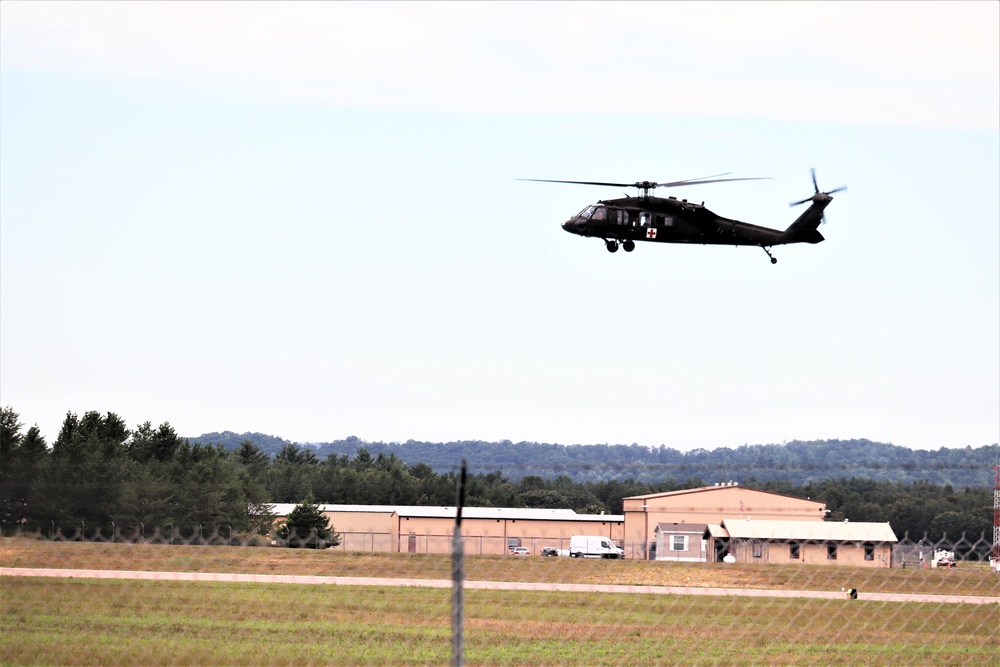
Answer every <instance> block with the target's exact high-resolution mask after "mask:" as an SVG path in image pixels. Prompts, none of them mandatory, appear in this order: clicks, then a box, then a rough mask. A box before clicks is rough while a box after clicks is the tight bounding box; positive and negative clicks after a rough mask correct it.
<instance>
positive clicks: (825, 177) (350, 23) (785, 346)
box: [0, 0, 1000, 464]
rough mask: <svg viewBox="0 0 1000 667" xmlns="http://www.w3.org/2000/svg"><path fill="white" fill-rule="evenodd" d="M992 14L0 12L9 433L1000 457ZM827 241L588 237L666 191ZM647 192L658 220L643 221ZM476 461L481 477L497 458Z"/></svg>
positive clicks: (988, 7)
mask: <svg viewBox="0 0 1000 667" xmlns="http://www.w3.org/2000/svg"><path fill="white" fill-rule="evenodd" d="M998 27H1000V3H996V2H949V3H936V2H914V3H907V2H888V3H878V2H871V3H836V2H835V3H823V2H809V3H787V2H779V3H755V2H737V3H731V4H730V3H721V2H714V3H683V2H665V3H647V2H642V3H634V4H633V3H627V2H615V3H613V4H612V3H601V2H587V3H573V2H557V3H544V2H531V3H518V2H508V3H489V2H475V3H453V2H444V3H420V2H412V3H410V2H407V3H391V2H372V3H348V2H337V3H312V2H309V3H269V2H252V3H239V2H225V3H211V2H199V3H119V2H110V3H93V2H71V3H62V2H45V3H38V2H21V1H19V0H5V1H4V2H2V3H0V404H2V405H5V406H10V407H12V408H13V409H14V410H15V411H16V412H18V413H19V414H20V417H21V421H22V422H23V423H24V424H25V426H29V425H32V424H37V425H38V426H39V428H40V429H41V431H42V434H43V435H44V436H45V437H46V438H47V439H48V441H49V442H50V443H51V442H52V441H53V440H54V439H55V438H56V436H57V435H58V431H59V427H60V425H61V423H62V421H63V419H64V417H65V416H66V414H67V413H68V412H73V413H76V414H83V413H84V412H87V411H90V410H96V411H99V412H102V413H104V412H109V411H110V412H114V413H116V414H118V415H119V416H121V417H122V418H123V419H125V421H126V422H127V423H128V424H129V425H130V426H137V425H139V424H141V423H143V422H146V421H149V422H152V424H153V425H154V426H156V425H159V424H161V423H163V422H169V423H170V424H171V425H172V426H173V427H174V428H175V429H176V431H177V432H178V433H179V434H181V435H183V436H190V437H194V436H198V435H200V434H203V433H208V432H214V431H224V430H228V431H236V432H239V433H242V432H247V431H254V432H262V433H267V434H271V435H277V436H280V437H282V438H285V439H288V440H291V441H294V442H324V441H331V440H336V439H340V438H345V437H347V436H351V435H353V436H357V437H359V438H362V439H364V440H368V441H384V442H390V441H399V442H405V441H406V440H410V439H413V440H424V441H434V442H444V441H452V440H484V441H500V440H511V441H515V442H517V441H534V442H548V443H558V444H565V445H570V444H594V443H608V444H631V443H637V444H640V445H645V446H660V445H666V446H667V447H672V448H676V449H680V450H690V449H694V448H705V449H714V448H718V447H737V446H740V445H743V444H767V443H781V442H785V441H790V440H810V439H852V438H868V439H871V440H875V441H881V442H890V443H893V444H896V445H901V446H905V447H911V448H921V449H929V448H933V449H937V448H940V447H965V446H973V447H980V446H984V445H990V444H993V443H995V442H997V441H998V440H1000V30H998ZM811 168H815V169H816V174H817V178H818V182H819V185H820V187H821V188H822V189H825V190H828V189H833V188H836V187H840V186H843V185H846V186H847V187H848V190H846V191H844V192H841V193H838V194H836V195H835V201H834V202H833V203H832V204H831V205H830V207H829V208H828V209H827V212H826V213H827V223H828V224H826V225H825V226H823V227H821V232H822V233H823V235H824V236H825V237H826V241H825V242H823V243H821V244H818V245H806V244H799V245H789V246H779V247H776V248H774V250H773V252H774V254H775V256H776V257H777V258H778V259H779V261H778V264H776V265H774V266H772V265H771V264H770V263H769V261H768V259H767V256H766V255H765V254H764V252H762V251H761V250H760V249H757V248H746V247H744V248H732V247H721V246H686V245H661V244H655V245H654V244H638V247H637V248H636V250H635V252H632V253H624V252H619V253H616V254H613V255H612V254H610V253H608V252H607V251H606V250H605V249H604V247H603V244H602V243H601V241H600V240H597V239H584V238H580V237H576V236H573V235H570V234H567V233H565V232H564V231H563V230H562V229H561V227H560V225H561V223H562V222H563V221H564V220H566V219H567V218H568V217H570V216H571V215H573V214H575V213H576V212H578V211H579V210H580V209H582V208H583V207H584V206H586V205H588V204H590V203H593V202H595V201H597V200H599V199H601V198H614V197H620V196H622V195H623V192H624V190H621V189H616V188H599V187H592V186H583V185H562V184H546V183H532V182H525V181H519V180H516V179H522V178H534V179H562V180H587V181H612V182H634V181H640V180H652V181H658V182H663V181H673V180H681V179H688V178H696V177H701V176H708V175H713V174H719V173H725V172H731V173H732V175H733V176H734V177H767V178H769V179H770V180H760V181H745V182H736V183H720V184H713V185H702V186H698V187H690V188H685V189H682V190H673V191H670V194H674V195H677V196H680V197H686V198H690V199H692V200H694V201H698V202H702V201H704V202H705V205H706V207H708V208H709V209H710V210H712V211H714V212H716V213H718V214H720V215H723V216H726V217H731V218H737V219H740V220H744V221H747V222H751V223H754V224H760V225H766V226H770V227H776V228H780V229H783V228H785V227H787V226H788V224H790V223H791V222H792V220H794V218H795V217H796V216H797V215H798V214H799V213H800V212H801V209H794V210H793V209H790V208H789V202H792V201H796V200H800V199H803V198H805V197H809V196H811V195H812V194H813V186H812V181H811V179H810V169H811ZM629 194H634V193H629ZM470 463H473V464H474V462H470Z"/></svg>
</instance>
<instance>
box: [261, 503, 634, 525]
mask: <svg viewBox="0 0 1000 667" xmlns="http://www.w3.org/2000/svg"><path fill="white" fill-rule="evenodd" d="M293 509H295V503H274V504H272V505H271V511H272V512H274V513H275V514H276V515H278V516H288V515H289V514H290V513H291V511H292V510H293ZM319 511H320V512H354V513H362V512H372V513H379V514H396V515H398V516H401V517H411V518H423V519H427V518H430V519H454V518H455V514H456V513H457V511H458V509H457V508H455V507H431V506H426V505H327V504H320V505H319ZM462 518H463V519H511V520H516V519H521V520H522V521H528V520H534V521H610V522H622V521H625V516H624V515H623V514H577V513H576V512H574V511H573V510H570V509H536V508H525V507H464V508H462Z"/></svg>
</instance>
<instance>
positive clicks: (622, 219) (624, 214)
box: [611, 209, 628, 225]
mask: <svg viewBox="0 0 1000 667" xmlns="http://www.w3.org/2000/svg"><path fill="white" fill-rule="evenodd" d="M611 219H612V220H614V221H615V224H618V225H627V224H628V211H623V210H621V209H616V210H613V211H611Z"/></svg>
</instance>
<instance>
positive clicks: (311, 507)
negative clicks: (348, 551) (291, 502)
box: [278, 497, 340, 549]
mask: <svg viewBox="0 0 1000 667" xmlns="http://www.w3.org/2000/svg"><path fill="white" fill-rule="evenodd" d="M278 537H280V538H281V539H282V540H285V543H286V544H287V545H288V546H289V547H310V548H313V549H320V548H322V549H325V548H327V547H335V546H337V545H338V544H340V535H339V534H337V533H335V532H333V530H332V528H331V527H330V520H329V519H327V518H326V517H325V516H323V514H322V512H320V511H319V505H317V504H316V503H314V502H313V500H312V498H311V497H310V498H307V499H306V500H305V501H303V502H301V503H299V504H298V505H296V506H295V509H293V510H292V511H291V512H289V514H288V517H287V518H286V519H285V522H284V523H283V524H282V525H281V527H280V528H279V529H278Z"/></svg>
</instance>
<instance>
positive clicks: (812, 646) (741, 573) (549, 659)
mask: <svg viewBox="0 0 1000 667" xmlns="http://www.w3.org/2000/svg"><path fill="white" fill-rule="evenodd" d="M0 566H4V567H63V568H80V569H127V570H148V571H170V570H174V571H189V572H190V571H194V572H244V573H270V574H316V575H339V576H379V577H394V576H395V577H408V578H421V577H423V578H434V579H447V578H449V576H450V559H449V558H448V557H445V556H413V555H406V554H352V553H343V552H337V553H333V552H315V551H302V550H286V549H270V548H229V547H178V546H155V545H124V544H114V545H112V544H78V543H58V542H57V543H48V542H38V541H35V540H14V539H4V540H0ZM848 570H850V571H848ZM466 575H467V578H468V579H485V580H497V581H515V580H517V581H556V582H561V583H562V582H565V583H618V584H622V583H626V584H627V583H635V584H644V585H648V584H654V585H655V584H660V585H684V584H685V583H687V580H688V579H689V578H690V579H697V580H698V582H699V583H697V584H696V583H694V582H692V583H690V584H689V585H711V586H720V585H723V584H726V585H729V586H732V587H746V588H778V589H780V588H786V589H787V588H791V589H797V590H808V589H812V590H838V589H840V588H841V587H842V586H844V585H854V586H856V587H859V588H860V587H861V586H858V585H857V583H852V581H849V580H851V579H858V578H862V577H863V581H865V587H864V590H876V589H878V590H883V591H885V592H922V593H942V592H947V593H950V594H972V595H997V594H998V589H997V583H996V578H995V576H994V575H991V574H990V573H989V572H987V571H986V569H985V568H982V569H981V570H980V569H979V568H966V569H965V571H963V570H962V568H957V569H956V570H951V571H934V570H917V571H913V570H907V571H895V570H871V571H865V572H862V573H859V572H858V571H857V570H853V569H849V568H836V567H834V568H829V567H813V568H806V567H789V566H770V567H769V566H763V567H762V566H739V567H736V568H728V569H727V568H725V567H724V566H718V567H715V566H713V567H706V566H704V565H700V564H669V565H667V564H663V563H641V562H631V561H625V562H612V561H576V560H570V559H565V558H563V559H557V558H549V559H543V558H537V557H536V558H526V559H514V558H492V557H475V558H467V559H466ZM954 575H958V576H954ZM0 587H2V588H0V611H2V613H3V623H4V628H5V631H4V639H3V642H2V643H0V664H3V665H21V664H59V665H70V664H72V665H77V664H78V665H167V664H203V665H231V664H240V665H246V664H276V665H283V664H287V665H292V664H294V665H302V664H336V665H340V664H350V665H388V664H421V665H424V664H426V665H440V664H448V663H449V662H450V659H451V638H450V636H451V604H450V591H448V590H447V589H424V588H391V587H386V588H382V587H341V586H299V585H280V584H224V583H203V582H194V583H191V582H167V581H164V582H160V581H121V580H114V581H108V580H94V579H34V578H21V577H3V578H2V579H0ZM465 598H466V603H467V604H466V609H465V657H466V661H467V663H468V664H470V665H563V664H574V665H619V664H623V665H668V664H684V665H703V664H720V665H730V664H769V665H785V664H794V665H799V664H810V665H813V664H844V665H846V664H851V665H855V664H870V665H882V664H907V665H908V664H935V665H952V664H956V665H957V664H963V665H966V664H975V665H1000V638H998V636H997V635H998V633H997V628H998V627H1000V605H967V604H941V603H897V602H876V601H865V600H847V599H836V600H832V599H827V600H810V599H803V598H790V599H788V598H770V597H765V598H742V597H700V596H688V595H641V594H620V595H619V594H567V593H549V592H511V591H483V590H467V591H466V592H465Z"/></svg>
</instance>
